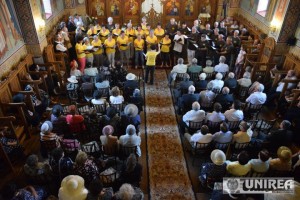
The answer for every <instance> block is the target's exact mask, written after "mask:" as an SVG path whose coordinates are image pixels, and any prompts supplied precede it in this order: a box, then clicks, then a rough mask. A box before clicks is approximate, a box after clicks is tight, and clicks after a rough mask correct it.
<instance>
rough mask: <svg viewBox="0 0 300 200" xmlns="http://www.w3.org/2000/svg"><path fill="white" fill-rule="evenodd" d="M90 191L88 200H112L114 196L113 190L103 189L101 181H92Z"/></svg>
mask: <svg viewBox="0 0 300 200" xmlns="http://www.w3.org/2000/svg"><path fill="white" fill-rule="evenodd" d="M88 190H89V191H88V192H89V193H88V195H87V198H86V199H87V200H95V199H112V198H113V195H114V191H113V188H112V187H109V188H103V184H102V182H101V181H100V180H99V179H94V180H92V181H91V183H90V184H89V187H88Z"/></svg>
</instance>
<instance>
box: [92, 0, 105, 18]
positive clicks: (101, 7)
mask: <svg viewBox="0 0 300 200" xmlns="http://www.w3.org/2000/svg"><path fill="white" fill-rule="evenodd" d="M93 10H95V15H93V16H98V17H101V16H104V14H105V12H104V11H105V2H104V0H96V1H94V2H93Z"/></svg>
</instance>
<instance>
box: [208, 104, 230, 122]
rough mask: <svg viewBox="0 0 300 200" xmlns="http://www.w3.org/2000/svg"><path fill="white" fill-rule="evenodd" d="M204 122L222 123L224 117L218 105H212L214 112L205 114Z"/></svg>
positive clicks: (220, 106)
mask: <svg viewBox="0 0 300 200" xmlns="http://www.w3.org/2000/svg"><path fill="white" fill-rule="evenodd" d="M206 120H207V121H211V122H221V121H224V120H225V116H224V114H223V113H222V105H221V104H219V103H214V111H213V112H212V113H207V116H206Z"/></svg>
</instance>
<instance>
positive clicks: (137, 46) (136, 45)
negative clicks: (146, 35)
mask: <svg viewBox="0 0 300 200" xmlns="http://www.w3.org/2000/svg"><path fill="white" fill-rule="evenodd" d="M144 43H145V42H144V40H143V39H141V40H138V39H135V40H134V48H135V50H136V51H142V50H143V49H144Z"/></svg>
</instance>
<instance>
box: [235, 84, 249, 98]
mask: <svg viewBox="0 0 300 200" xmlns="http://www.w3.org/2000/svg"><path fill="white" fill-rule="evenodd" d="M248 91H249V87H242V86H239V87H238V89H237V99H239V100H240V101H245V100H246V99H247V97H248Z"/></svg>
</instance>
